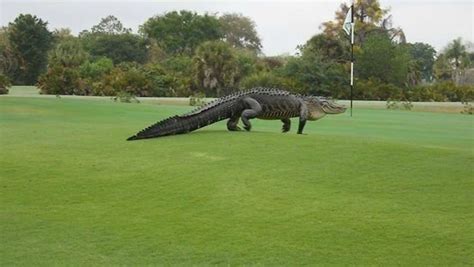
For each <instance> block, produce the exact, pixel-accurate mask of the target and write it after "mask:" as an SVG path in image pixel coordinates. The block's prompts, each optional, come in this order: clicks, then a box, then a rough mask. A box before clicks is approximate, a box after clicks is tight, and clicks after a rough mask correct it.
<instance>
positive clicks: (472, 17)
mask: <svg viewBox="0 0 474 267" xmlns="http://www.w3.org/2000/svg"><path fill="white" fill-rule="evenodd" d="M342 2H346V3H349V2H350V1H349V0H346V1H343V0H313V1H309V0H306V1H304V0H303V1H301V0H300V1H288V0H287V1H284V0H273V1H271V0H259V1H250V0H245V1H244V0H237V1H236V0H220V1H199V0H196V1H190V0H181V1H143V0H138V1H132V0H121V1H112V0H95V1H91V0H85V1H84V0H83V1H78V0H69V1H67V0H62V1H51V0H45V1H40V0H16V1H13V0H0V25H1V26H6V25H8V23H9V22H12V21H13V20H14V19H15V18H16V17H17V16H18V15H19V14H21V13H24V14H26V13H29V14H33V15H36V16H38V17H39V18H41V19H43V20H45V21H48V23H49V24H48V27H49V29H50V30H53V29H56V28H70V29H71V30H72V32H73V34H77V33H79V32H80V31H82V30H85V29H90V28H91V27H92V26H93V25H96V24H97V23H99V22H100V19H101V18H103V17H106V16H108V15H114V16H116V17H117V18H118V19H119V20H120V21H121V22H122V24H123V25H124V26H125V27H127V28H132V30H134V31H135V32H136V31H137V30H138V27H139V25H141V24H143V23H144V22H145V21H146V20H147V19H148V18H150V17H152V16H154V15H158V14H163V13H165V12H168V11H173V10H182V9H186V10H192V11H195V12H197V13H200V14H202V13H205V12H209V13H216V14H217V15H219V14H224V13H241V14H243V15H244V16H247V17H250V18H251V19H252V20H253V21H254V22H255V24H256V28H257V31H258V34H259V37H260V38H261V40H262V45H263V52H264V54H266V55H267V56H274V55H280V54H285V53H289V54H294V53H295V49H296V47H297V46H298V45H300V44H304V43H305V42H306V41H307V40H308V39H310V38H311V37H312V36H313V35H315V34H318V33H321V29H320V25H321V24H322V23H323V22H325V21H328V20H333V19H334V13H335V11H336V10H337V9H338V8H339V5H340V4H341V3H342ZM379 2H380V4H381V6H382V7H383V8H388V7H389V8H390V14H392V16H393V20H392V21H393V26H394V27H401V28H402V29H403V30H404V32H405V35H406V37H407V41H408V42H411V43H414V42H424V43H428V44H430V45H432V46H433V47H435V49H436V50H437V51H440V50H441V49H443V48H444V47H445V46H446V45H447V44H448V43H449V42H450V41H452V40H453V39H455V38H458V37H461V38H462V39H463V40H464V41H469V42H473V41H474V40H473V36H474V0H411V1H410V0H398V1H397V0H379ZM356 30H357V29H356Z"/></svg>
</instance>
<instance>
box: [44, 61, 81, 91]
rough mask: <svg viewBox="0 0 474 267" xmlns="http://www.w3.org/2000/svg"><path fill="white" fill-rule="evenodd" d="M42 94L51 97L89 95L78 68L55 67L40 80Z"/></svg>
mask: <svg viewBox="0 0 474 267" xmlns="http://www.w3.org/2000/svg"><path fill="white" fill-rule="evenodd" d="M37 86H38V87H39V89H40V90H41V94H51V95H89V94H90V92H88V91H86V90H85V88H86V87H85V86H84V83H83V82H82V81H81V78H80V75H79V71H78V69H77V68H69V67H64V66H62V65H55V66H51V67H49V68H48V71H47V72H46V73H45V74H43V75H41V76H40V77H39V79H38V83H37Z"/></svg>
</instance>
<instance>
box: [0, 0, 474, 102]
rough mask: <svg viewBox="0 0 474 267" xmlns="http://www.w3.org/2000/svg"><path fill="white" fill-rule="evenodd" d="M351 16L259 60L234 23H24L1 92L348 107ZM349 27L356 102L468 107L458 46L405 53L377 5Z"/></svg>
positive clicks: (184, 14)
mask: <svg viewBox="0 0 474 267" xmlns="http://www.w3.org/2000/svg"><path fill="white" fill-rule="evenodd" d="M347 10H348V6H347V5H346V4H341V6H340V9H339V10H337V11H336V18H335V20H334V21H329V22H326V23H323V25H321V29H322V33H321V34H317V35H315V36H313V37H312V38H311V39H309V40H308V41H307V42H306V43H305V44H302V45H300V46H299V47H298V53H297V54H296V55H295V56H290V55H284V56H274V57H267V56H265V55H263V54H262V52H261V49H262V45H261V40H260V38H259V36H258V34H257V32H256V29H255V24H254V22H253V21H252V20H251V19H249V18H248V17H245V16H243V15H240V14H224V15H221V16H217V15H210V14H204V15H200V14H197V13H195V12H191V11H185V10H182V11H173V12H168V13H164V14H160V15H157V16H154V17H151V18H149V19H148V20H146V21H145V22H144V23H143V24H142V25H141V26H140V29H139V32H138V33H133V32H132V31H131V29H128V28H126V27H124V26H123V25H122V23H121V22H120V21H119V20H118V19H117V18H115V17H114V16H108V17H106V18H103V19H102V20H101V21H100V22H99V23H98V24H97V25H95V26H93V27H92V28H91V29H89V30H84V31H83V32H81V33H80V34H79V35H78V36H73V35H72V34H71V32H70V31H69V30H68V29H59V30H55V31H53V32H50V31H49V30H48V28H47V22H45V21H43V20H42V19H40V18H38V17H36V16H33V15H29V14H27V15H20V16H18V17H17V18H16V19H15V20H14V21H13V22H11V23H10V24H9V26H8V27H5V28H3V29H1V31H0V49H1V58H0V59H1V64H0V71H1V74H0V84H1V83H2V81H4V84H6V85H8V84H9V83H10V82H11V83H12V84H18V85H19V84H27V85H33V84H36V85H37V86H38V87H39V88H40V89H41V92H42V93H45V94H74V95H103V96H115V95H118V94H124V93H125V94H128V95H133V96H190V95H196V94H204V95H206V96H209V97H211V96H212V97H214V96H222V95H225V94H228V93H231V92H233V91H237V90H244V89H247V88H251V87H255V86H267V87H278V88H283V89H287V90H289V91H292V92H297V93H301V94H314V95H324V96H331V97H335V98H340V99H347V98H349V86H348V84H349V66H350V65H349V62H350V43H349V39H348V37H347V36H346V35H345V33H344V32H343V31H342V23H343V20H344V17H345V14H346V12H347ZM355 20H356V36H355V39H356V47H355V59H356V69H355V70H356V72H355V75H356V81H355V82H356V90H355V95H354V97H355V98H356V99H371V100H387V99H405V100H411V101H471V100H472V99H473V96H474V89H473V86H472V84H473V82H474V81H473V76H474V73H472V71H471V72H470V69H471V68H472V67H473V63H474V53H472V52H469V51H468V49H467V47H466V44H464V43H463V42H462V40H461V39H456V40H453V41H452V42H451V43H450V44H448V46H447V47H446V48H445V49H444V50H443V51H441V52H440V53H436V51H435V49H434V48H433V47H432V46H430V45H429V44H425V43H414V44H411V43H407V42H406V40H405V37H404V34H403V30H402V29H400V28H393V27H392V26H391V16H390V15H389V14H388V10H387V9H383V8H381V7H380V5H379V3H378V1H368V0H358V1H356V5H355ZM1 87H2V86H1V85H0V89H1ZM3 87H5V85H4V86H3Z"/></svg>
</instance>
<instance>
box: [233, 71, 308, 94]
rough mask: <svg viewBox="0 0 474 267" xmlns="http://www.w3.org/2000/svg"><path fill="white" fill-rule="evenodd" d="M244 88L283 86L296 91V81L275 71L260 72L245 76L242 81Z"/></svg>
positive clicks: (241, 84) (282, 87)
mask: <svg viewBox="0 0 474 267" xmlns="http://www.w3.org/2000/svg"><path fill="white" fill-rule="evenodd" d="M240 86H241V88H242V89H250V88H254V87H267V88H281V89H287V90H290V91H296V88H298V87H299V86H296V81H294V80H291V79H289V78H282V77H279V76H277V75H276V74H275V73H273V72H259V73H255V74H252V75H250V76H247V77H245V78H244V79H243V80H242V81H241V82H240Z"/></svg>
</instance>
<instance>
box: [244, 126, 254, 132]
mask: <svg viewBox="0 0 474 267" xmlns="http://www.w3.org/2000/svg"><path fill="white" fill-rule="evenodd" d="M244 129H245V130H246V131H247V132H250V130H251V129H252V126H251V125H249V126H244Z"/></svg>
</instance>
